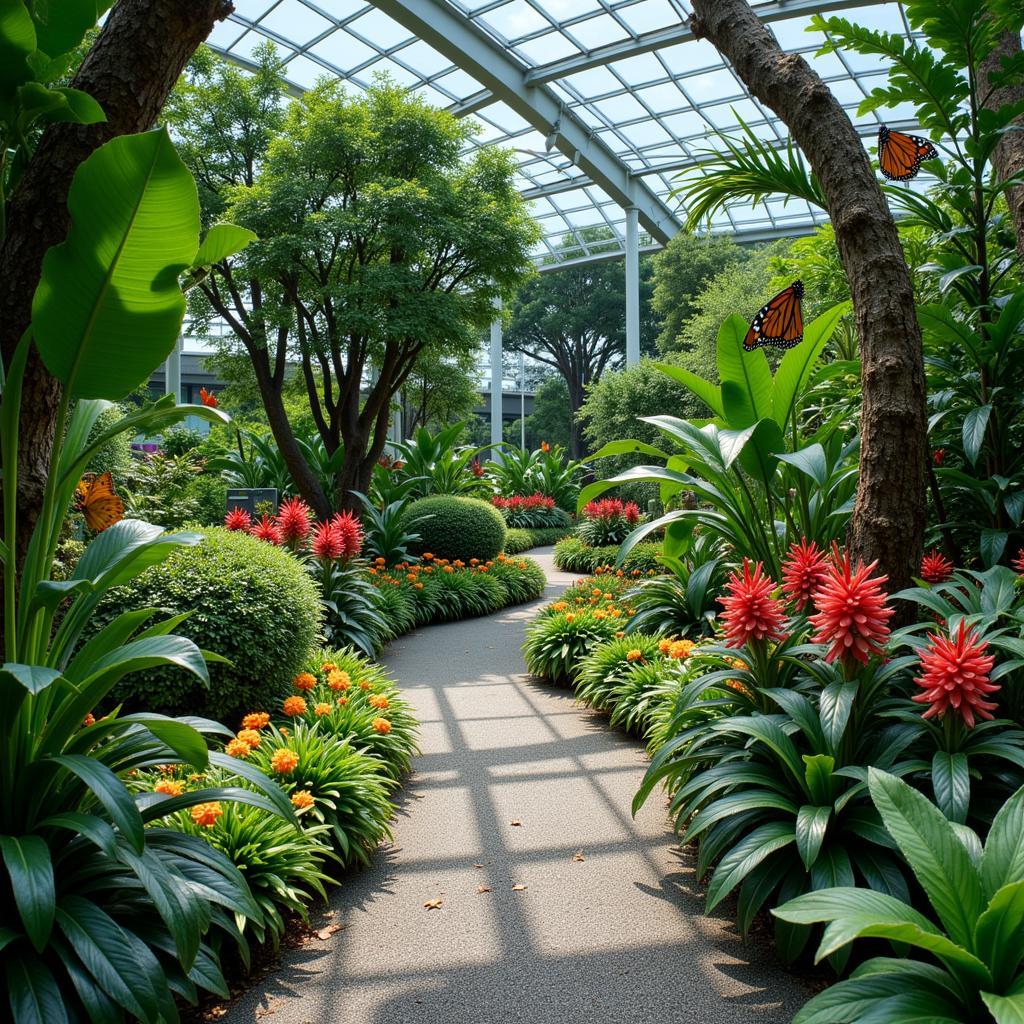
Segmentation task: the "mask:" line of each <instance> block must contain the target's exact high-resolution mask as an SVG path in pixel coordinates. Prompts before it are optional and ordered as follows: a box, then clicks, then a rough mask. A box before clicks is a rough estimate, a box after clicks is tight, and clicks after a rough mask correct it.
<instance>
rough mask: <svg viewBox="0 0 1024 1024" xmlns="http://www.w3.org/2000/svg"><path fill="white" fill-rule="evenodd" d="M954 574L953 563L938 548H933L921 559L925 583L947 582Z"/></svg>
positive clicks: (922, 576) (922, 575) (922, 577)
mask: <svg viewBox="0 0 1024 1024" xmlns="http://www.w3.org/2000/svg"><path fill="white" fill-rule="evenodd" d="M952 575H953V563H952V562H951V561H950V560H949V559H948V558H946V556H945V555H944V554H943V553H942V552H941V551H939V550H938V548H932V549H931V551H929V552H928V553H927V554H926V555H925V556H924V558H922V559H921V579H923V580H924V581H925V583H945V582H946V580H948V579H949V577H950V576H952Z"/></svg>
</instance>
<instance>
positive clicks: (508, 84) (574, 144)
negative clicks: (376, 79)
mask: <svg viewBox="0 0 1024 1024" xmlns="http://www.w3.org/2000/svg"><path fill="white" fill-rule="evenodd" d="M373 2H374V6H375V7H377V8H379V9H380V10H382V11H383V12H384V13H385V14H387V15H388V16H390V17H391V18H394V20H395V21H397V22H398V23H399V24H400V25H402V26H403V27H404V28H406V29H407V30H408V31H410V32H412V33H413V34H414V35H416V36H417V37H418V38H419V39H421V40H423V42H425V43H427V44H428V45H429V46H431V47H433V48H434V49H435V50H437V51H438V53H441V54H443V55H444V56H445V57H447V58H448V59H449V60H450V61H452V62H453V63H455V64H457V65H458V66H459V67H460V68H462V69H463V70H464V71H465V72H466V73H467V74H469V75H472V76H473V78H475V79H476V80H477V81H478V82H480V83H481V84H482V85H484V86H486V87H487V88H488V89H489V90H490V92H491V94H492V95H493V97H494V98H495V99H496V100H501V101H502V102H504V103H506V104H507V105H508V106H509V107H511V108H512V109H513V110H514V111H515V112H516V113H517V114H518V115H519V116H520V117H522V118H523V119H524V120H526V121H528V122H529V123H530V124H531V125H532V126H533V127H534V128H535V129H536V130H537V131H539V132H541V133H542V134H543V135H550V136H551V140H552V142H553V144H554V147H556V148H557V149H558V150H559V152H560V153H562V154H563V155H564V156H567V157H568V158H569V159H570V160H572V162H573V163H574V164H576V165H577V166H578V167H579V168H580V169H581V170H582V171H583V172H584V173H585V174H587V175H588V176H589V177H590V178H592V179H593V180H594V181H595V182H596V183H597V184H598V185H600V186H601V188H603V189H604V190H605V192H607V193H608V195H609V196H611V197H612V199H614V200H615V202H617V203H618V204H619V205H620V206H623V207H625V208H628V207H631V206H635V207H636V208H637V211H638V213H639V217H640V221H641V223H642V224H643V226H644V229H645V230H646V231H647V232H648V233H649V234H650V235H651V237H652V238H654V239H656V240H657V241H659V242H661V243H663V244H664V243H666V242H668V240H669V239H670V238H671V237H672V236H673V235H674V234H675V233H676V232H677V231H678V230H679V227H680V225H679V221H677V220H676V217H675V214H674V213H673V212H672V210H671V209H670V208H669V207H668V206H667V205H666V204H665V203H664V202H663V201H662V200H661V199H660V198H659V197H658V196H657V195H656V194H655V193H654V192H653V191H652V190H651V189H650V188H649V187H648V186H647V185H646V184H645V183H644V182H642V181H639V180H638V179H636V178H635V177H634V176H633V175H632V174H631V173H630V171H629V168H628V167H626V165H625V164H624V163H623V162H622V161H621V160H620V159H619V158H618V157H617V156H616V155H615V154H614V153H613V152H612V150H611V149H609V147H608V146H606V145H605V144H604V143H603V142H602V141H601V140H600V139H598V138H597V137H596V135H594V134H593V133H592V132H591V131H590V130H589V129H588V128H587V126H586V125H585V124H584V123H583V122H582V121H581V120H580V119H579V118H578V117H577V116H576V115H575V114H574V113H573V112H572V111H571V110H569V109H567V108H565V107H564V106H563V104H562V103H561V102H560V101H559V99H558V98H557V97H556V96H555V94H554V93H553V92H551V90H550V89H548V87H547V86H545V85H533V86H531V85H528V84H527V82H526V68H525V67H524V66H523V65H522V64H521V63H520V62H519V61H517V60H515V59H514V58H513V57H510V56H509V55H508V53H507V52H506V51H505V49H503V48H502V47H501V46H500V45H499V44H498V42H497V41H495V40H494V39H492V38H491V37H490V36H489V35H487V33H486V32H484V31H483V30H482V29H480V28H478V27H477V26H476V25H475V24H473V23H472V22H471V21H470V20H469V19H467V18H466V17H464V16H463V15H461V14H460V13H459V12H458V11H457V10H456V9H455V8H454V7H452V5H451V4H449V3H447V2H446V0H373Z"/></svg>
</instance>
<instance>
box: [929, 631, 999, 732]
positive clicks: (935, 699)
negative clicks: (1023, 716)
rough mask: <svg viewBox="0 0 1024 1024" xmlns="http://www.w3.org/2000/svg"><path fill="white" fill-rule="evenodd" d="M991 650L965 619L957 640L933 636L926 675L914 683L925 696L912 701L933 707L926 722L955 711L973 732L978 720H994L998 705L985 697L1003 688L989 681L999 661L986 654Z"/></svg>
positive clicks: (951, 637) (931, 635)
mask: <svg viewBox="0 0 1024 1024" xmlns="http://www.w3.org/2000/svg"><path fill="white" fill-rule="evenodd" d="M987 647H988V644H987V643H985V641H984V640H981V639H979V637H978V634H977V632H976V631H975V630H973V629H972V630H970V631H968V630H967V629H966V627H965V626H964V621H963V619H961V620H960V626H959V628H958V629H957V632H956V636H955V637H953V636H950V637H945V636H939V635H938V634H936V633H932V634H930V635H929V637H928V646H927V648H925V650H924V651H922V652H921V655H920V661H921V668H922V670H923V671H922V674H921V675H920V676H918V677H917V678H916V679H915V680H914V682H916V683H917V685H918V686H920V687H921V688H922V690H923V691H924V692H923V693H919V694H917V695H916V696H914V697H913V698H911V699H912V700H915V701H917V703H919V704H927V705H929V707H928V710H927V711H925V713H924V717H925V718H933V717H935V716H936V715H938V716H939V717H940V718H941V717H942V716H943V715H945V714H946V712H947V711H954V712H956V713H957V714H959V715H960V717H961V718H962V719H963V720H964V724H965V725H966V726H967V728H968V729H973V728H974V725H975V721H976V719H977V718H987V719H990V718H991V717H992V714H991V712H992V711H994V710H995V708H996V705H995V704H993V703H992V702H991V701H987V700H985V697H986V696H988V694H990V693H995V692H996V691H998V690H999V686H997V685H996V684H995V683H993V682H991V681H990V680H989V672H991V671H992V665H993V662H994V661H995V658H994V657H993V656H992V655H991V654H986V653H985V650H986V648H987Z"/></svg>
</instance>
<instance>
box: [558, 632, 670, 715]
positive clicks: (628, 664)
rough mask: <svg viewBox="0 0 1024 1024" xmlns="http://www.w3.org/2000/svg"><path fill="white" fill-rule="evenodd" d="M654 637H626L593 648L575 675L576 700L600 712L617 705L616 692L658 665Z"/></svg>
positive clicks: (639, 635)
mask: <svg viewBox="0 0 1024 1024" xmlns="http://www.w3.org/2000/svg"><path fill="white" fill-rule="evenodd" d="M658 642H659V641H658V637H656V636H648V635H646V634H644V633H630V634H628V635H627V636H623V637H615V638H614V639H612V640H609V641H608V642H607V643H603V644H600V645H599V646H597V647H595V648H594V649H593V650H592V651H591V652H590V653H589V654H588V655H587V656H586V658H584V659H583V661H582V662H580V664H579V666H578V668H577V671H576V696H577V697H578V698H579V699H580V700H581V701H583V703H584V704H589V705H590V706H591V707H594V708H597V709H599V710H601V711H611V710H612V709H613V708H614V707H615V706H616V704H617V703H618V694H619V689H620V688H621V687H622V686H623V685H624V684H625V683H626V681H627V680H628V679H629V678H630V677H631V676H632V675H633V673H634V672H636V671H638V670H640V669H642V668H646V667H648V666H650V665H651V664H652V663H657V662H660V661H661V658H662V655H661V651H660V650H659V649H658Z"/></svg>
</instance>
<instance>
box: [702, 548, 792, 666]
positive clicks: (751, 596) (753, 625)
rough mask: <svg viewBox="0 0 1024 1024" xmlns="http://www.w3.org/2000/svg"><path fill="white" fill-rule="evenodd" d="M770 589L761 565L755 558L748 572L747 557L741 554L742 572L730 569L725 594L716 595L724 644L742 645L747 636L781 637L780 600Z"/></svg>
mask: <svg viewBox="0 0 1024 1024" xmlns="http://www.w3.org/2000/svg"><path fill="white" fill-rule="evenodd" d="M774 589H775V584H774V583H773V582H772V580H771V579H770V578H769V577H768V576H766V575H765V574H764V566H763V565H762V564H761V563H760V562H758V563H757V565H756V566H755V567H754V571H753V573H751V571H750V560H749V559H746V558H744V559H743V575H742V576H741V575H740V574H739V573H738V572H734V573H733V574H732V576H731V577H730V578H729V582H728V583H727V584H726V590H728V592H729V593H728V596H727V597H720V598H719V599H718V601H719V603H720V604H721V605H722V607H723V608H724V609H725V611H724V612H723V613H722V621H723V622H724V623H725V637H726V640H725V642H726V645H727V646H729V647H742V646H743V645H744V644H745V643H747V641H748V640H782V639H783V637H784V634H783V632H782V624H783V622H784V621H785V614H784V612H783V610H782V603H781V602H780V601H778V600H777V599H776V598H774V597H772V591H773V590H774Z"/></svg>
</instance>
